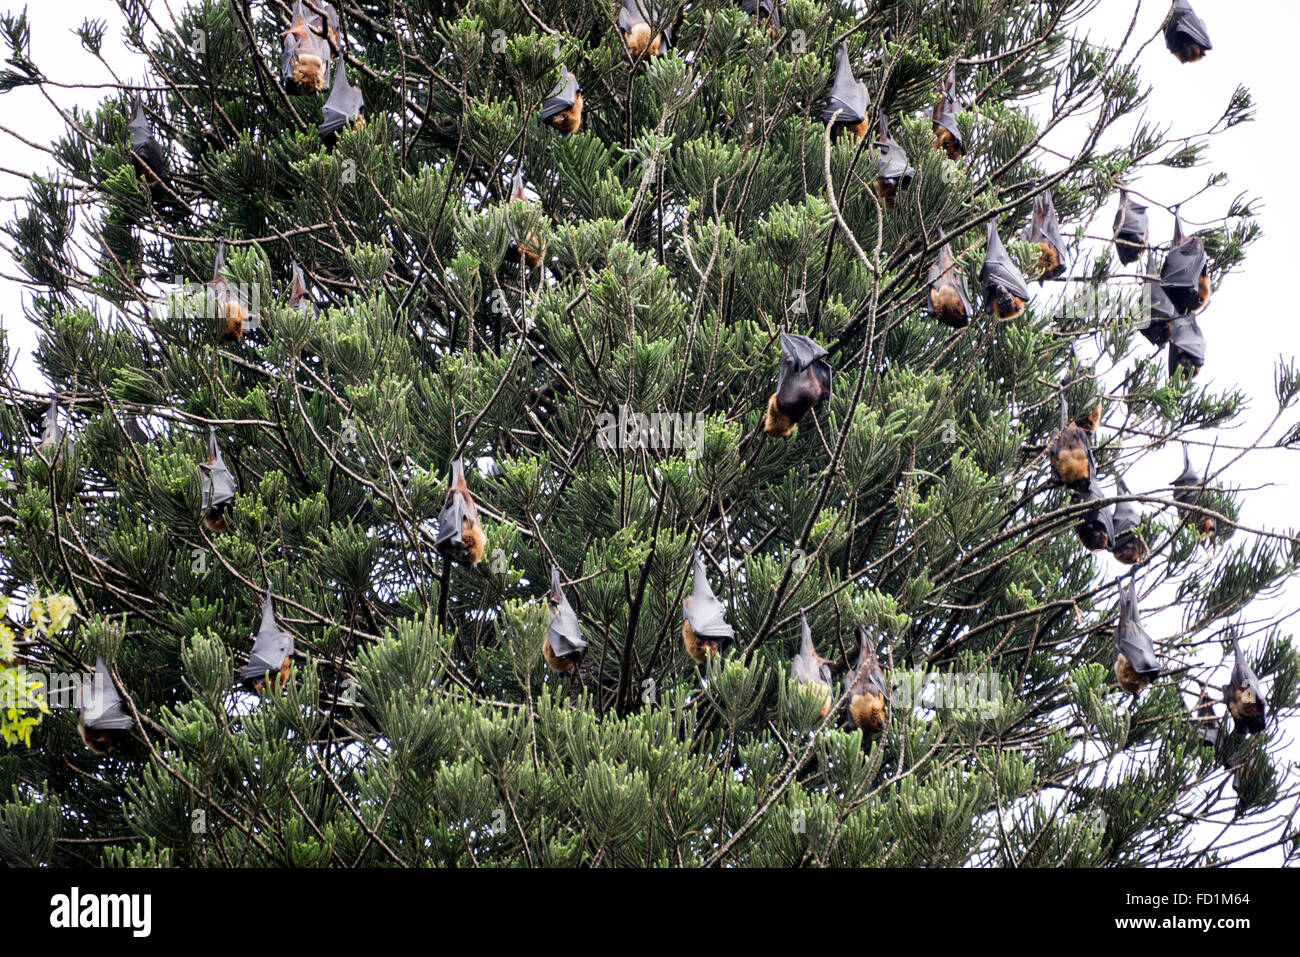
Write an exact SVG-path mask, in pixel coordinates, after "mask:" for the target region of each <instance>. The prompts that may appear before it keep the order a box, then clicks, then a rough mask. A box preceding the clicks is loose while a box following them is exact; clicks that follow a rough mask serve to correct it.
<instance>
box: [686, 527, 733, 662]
mask: <svg viewBox="0 0 1300 957" xmlns="http://www.w3.org/2000/svg"><path fill="white" fill-rule="evenodd" d="M726 611H727V608H726V606H725V605H724V604H722V602H720V601H718V598H717V596H716V595H714V594H713V589H712V588H711V587H709V578H708V574H707V573H706V571H705V568H704V558H703V557H702V556H701V555H700V553H699V552H696V553H695V582H694V587H693V588H692V589H691V593H690V594H689V595H687V596H686V598H685V599H683V600H682V641H683V643H684V644H685V645H686V653H687V654H688V655H690V656H691V660H692V661H694V662H695V663H696V664H697V665H702V664H704V663H705V662H706V661H707V660H708V659H709V657H710V656H712V655H716V654H718V653H720V652H721V651H722V649H723V648H725V647H726V646H727V644H728V642H730V641H731V639H732V637H733V636H734V635H735V630H734V629H733V628H732V627H731V625H729V624H727V620H726Z"/></svg>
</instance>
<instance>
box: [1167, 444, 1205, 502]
mask: <svg viewBox="0 0 1300 957" xmlns="http://www.w3.org/2000/svg"><path fill="white" fill-rule="evenodd" d="M1202 482H1203V480H1202V479H1201V475H1200V473H1199V472H1197V471H1196V468H1195V467H1194V466H1193V465H1192V459H1191V456H1189V455H1188V454H1187V445H1186V443H1184V444H1183V474H1182V475H1180V476H1178V478H1176V479H1174V480H1173V482H1172V483H1171V484H1172V485H1173V487H1174V489H1175V491H1174V501H1175V502H1182V503H1183V504H1184V505H1195V504H1196V500H1197V499H1198V498H1200V497H1201V485H1202Z"/></svg>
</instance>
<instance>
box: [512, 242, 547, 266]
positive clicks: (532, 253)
mask: <svg viewBox="0 0 1300 957" xmlns="http://www.w3.org/2000/svg"><path fill="white" fill-rule="evenodd" d="M537 246H538V242H537V237H536V236H525V237H524V241H523V242H522V243H519V244H518V245H517V246H516V247H515V254H516V255H517V256H518V257H519V259H520V261H521V262H523V264H524V266H525V267H527V268H528V269H536V268H537V267H538V266H540V265H541V264H542V257H541V256H540V255H538V253H537V252H536V250H537Z"/></svg>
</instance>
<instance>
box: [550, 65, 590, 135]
mask: <svg viewBox="0 0 1300 957" xmlns="http://www.w3.org/2000/svg"><path fill="white" fill-rule="evenodd" d="M541 119H542V122H543V123H545V124H547V125H548V126H551V127H554V128H555V129H557V130H559V131H560V132H561V133H563V134H564V135H565V136H569V135H571V134H573V133H576V132H578V129H579V127H581V126H582V90H581V89H580V88H579V87H578V78H577V76H575V75H574V74H572V73H570V72H569V68H568V67H566V66H565V65H564V64H563V63H561V64H560V82H559V83H558V84H556V87H555V89H553V90H551V92H550V95H548V96H547V97H546V99H545V100H543V101H542V112H541Z"/></svg>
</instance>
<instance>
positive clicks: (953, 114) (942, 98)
mask: <svg viewBox="0 0 1300 957" xmlns="http://www.w3.org/2000/svg"><path fill="white" fill-rule="evenodd" d="M956 85H957V71H956V70H952V71H951V72H950V73H949V74H948V77H947V79H946V80H945V81H944V83H943V85H942V86H941V87H940V90H939V102H938V103H937V104H936V105H935V108H934V113H933V114H932V116H931V121H932V122H933V123H935V124H937V125H939V126H942V127H943V128H944V129H945V130H947V131H948V132H949V133H951V134H952V138H953V139H954V140H955V141H956V143H957V148H958V149H964V148H965V144H964V143H963V142H962V138H961V128H960V127H959V126H958V125H957V117H958V115H960V113H961V112H962V109H961V103H960V102H958V100H957V97H956V95H955V94H954V93H953V90H954V89H955V88H956Z"/></svg>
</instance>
